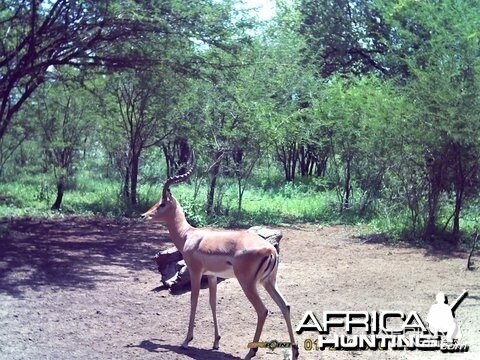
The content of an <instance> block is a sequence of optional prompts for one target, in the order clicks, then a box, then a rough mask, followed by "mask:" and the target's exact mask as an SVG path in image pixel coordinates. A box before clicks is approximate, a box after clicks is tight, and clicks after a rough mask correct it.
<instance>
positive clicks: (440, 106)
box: [380, 0, 480, 241]
mask: <svg viewBox="0 0 480 360" xmlns="http://www.w3.org/2000/svg"><path fill="white" fill-rule="evenodd" d="M380 9H382V11H383V12H384V13H385V14H386V16H385V19H387V21H389V22H390V23H391V24H392V28H394V29H395V38H396V46H397V48H398V49H400V55H401V54H404V53H405V52H406V51H410V53H409V56H408V57H407V58H402V59H403V63H404V67H405V68H406V69H407V71H406V73H407V74H408V77H407V78H405V77H404V79H406V80H408V82H407V84H406V86H405V87H404V90H405V93H406V95H407V96H408V98H409V101H410V102H411V103H412V104H413V105H414V111H413V112H412V115H413V116H411V117H410V118H409V123H408V124H404V126H403V127H401V128H400V127H399V128H398V132H399V133H401V134H403V138H404V143H405V144H406V145H408V147H409V148H410V149H411V153H410V154H409V155H408V157H409V159H410V161H408V162H407V163H408V164H409V166H408V169H409V171H412V172H414V173H416V174H418V175H417V176H418V177H419V179H418V182H419V183H420V184H422V183H423V184H424V185H423V186H424V189H425V191H424V192H423V193H420V197H419V201H420V203H421V204H423V208H424V209H425V211H424V213H425V214H426V216H425V217H424V219H423V224H422V225H423V226H422V236H423V238H424V239H430V238H432V237H433V236H434V235H435V234H436V233H437V230H438V229H439V228H440V229H442V228H443V229H446V228H447V226H448V225H449V222H450V221H451V219H452V218H453V225H452V234H453V237H452V238H453V239H454V240H455V241H457V240H458V237H459V233H460V213H461V210H462V208H463V204H464V200H465V199H466V197H467V196H468V195H470V194H474V193H475V192H476V185H477V181H476V179H477V176H478V160H479V155H480V151H479V147H478V138H479V136H480V135H479V134H480V127H479V118H478V117H479V115H478V114H479V111H480V107H479V105H480V103H479V99H478V93H479V90H480V84H479V80H478V79H479V78H478V74H479V70H480V58H479V57H478V48H479V47H478V44H479V34H478V31H477V29H478V16H476V12H475V11H472V9H478V3H477V2H476V1H470V0H462V1H453V0H452V1H443V2H441V3H439V2H411V3H409V4H408V6H407V4H405V6H401V7H395V6H393V5H392V4H389V3H387V2H385V5H384V7H383V8H382V7H380ZM411 49H415V51H414V52H412V51H411ZM448 198H450V199H452V201H451V203H452V204H453V211H450V212H451V214H452V215H451V216H447V221H446V222H445V224H440V218H441V210H445V209H446V208H447V202H446V201H445V199H448Z"/></svg>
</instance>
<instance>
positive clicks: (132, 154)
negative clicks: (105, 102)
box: [103, 71, 180, 205]
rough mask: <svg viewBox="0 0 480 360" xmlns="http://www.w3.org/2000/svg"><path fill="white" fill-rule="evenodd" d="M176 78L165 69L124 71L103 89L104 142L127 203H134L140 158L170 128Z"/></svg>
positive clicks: (176, 91)
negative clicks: (106, 108)
mask: <svg viewBox="0 0 480 360" xmlns="http://www.w3.org/2000/svg"><path fill="white" fill-rule="evenodd" d="M179 84H180V79H178V78H177V77H175V75H174V74H173V73H172V72H170V73H168V72H167V71H164V72H162V71H157V72H155V73H153V72H148V73H147V72H138V71H137V72H128V73H124V74H122V75H118V76H115V77H112V79H110V82H109V84H108V85H107V88H108V89H109V92H110V94H111V96H112V99H111V102H110V103H109V107H110V108H109V111H107V112H106V114H108V119H107V120H106V121H105V122H104V124H103V128H104V130H105V134H104V135H103V137H104V143H105V144H106V147H107V149H109V152H110V153H111V154H113V156H114V157H116V158H117V159H118V161H119V164H121V165H120V166H121V170H122V172H123V186H122V188H123V190H122V193H123V195H124V197H125V198H128V199H129V202H130V204H131V205H135V204H136V203H137V186H138V176H139V166H140V158H141V155H142V153H143V152H144V151H145V150H146V149H148V148H151V147H154V146H159V145H161V144H162V141H163V140H164V139H165V138H166V137H167V135H169V134H170V133H171V132H172V130H173V127H172V124H173V122H174V120H175V119H172V118H169V116H170V115H172V116H173V114H172V112H171V110H172V107H173V106H174V105H175V98H176V95H175V94H178V93H179Z"/></svg>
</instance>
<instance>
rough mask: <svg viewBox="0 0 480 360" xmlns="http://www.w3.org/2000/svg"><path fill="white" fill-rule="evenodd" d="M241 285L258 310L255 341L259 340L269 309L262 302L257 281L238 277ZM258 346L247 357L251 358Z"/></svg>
mask: <svg viewBox="0 0 480 360" xmlns="http://www.w3.org/2000/svg"><path fill="white" fill-rule="evenodd" d="M238 281H239V282H240V285H241V286H242V289H243V292H244V293H245V295H246V296H247V298H248V300H250V302H251V303H252V305H253V307H254V308H255V311H256V312H257V328H256V329H255V335H254V336H253V342H258V341H259V340H260V335H261V334H262V330H263V324H265V319H266V318H267V314H268V310H267V308H266V307H265V305H264V304H263V302H262V299H261V298H260V296H259V295H258V291H257V284H256V283H255V282H249V281H242V279H241V278H238ZM257 350H258V348H257V347H255V348H251V349H250V350H249V352H248V353H247V355H246V356H245V359H251V358H252V357H254V356H255V355H256V353H257Z"/></svg>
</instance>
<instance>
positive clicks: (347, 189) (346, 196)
mask: <svg viewBox="0 0 480 360" xmlns="http://www.w3.org/2000/svg"><path fill="white" fill-rule="evenodd" d="M351 162H352V159H351V157H349V158H348V159H347V162H346V164H345V165H346V166H345V183H344V188H343V196H342V208H341V210H345V209H348V208H349V207H350V193H351V188H352V184H351V175H352V174H351Z"/></svg>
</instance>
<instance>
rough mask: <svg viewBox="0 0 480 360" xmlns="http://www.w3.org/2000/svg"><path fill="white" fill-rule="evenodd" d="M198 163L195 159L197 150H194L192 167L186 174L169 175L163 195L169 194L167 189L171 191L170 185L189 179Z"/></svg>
mask: <svg viewBox="0 0 480 360" xmlns="http://www.w3.org/2000/svg"><path fill="white" fill-rule="evenodd" d="M196 165H197V162H196V159H195V151H193V150H192V165H191V166H190V169H188V170H187V172H186V173H185V174H182V175H175V176H172V177H169V178H168V179H167V180H166V181H165V184H164V185H163V195H162V197H163V198H165V196H166V195H167V191H169V187H170V185H174V184H179V183H182V182H184V181H187V180H188V178H189V177H190V176H192V174H193V170H194V169H195V166H196Z"/></svg>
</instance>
